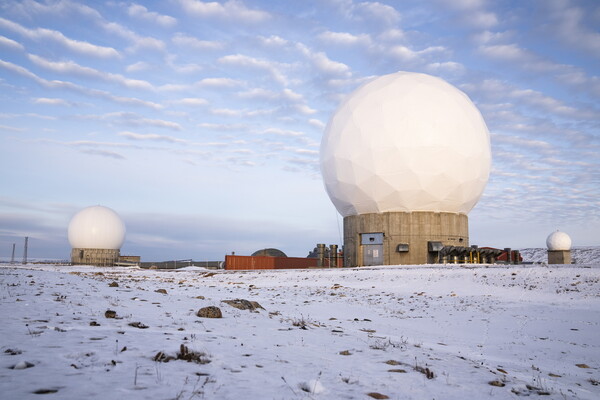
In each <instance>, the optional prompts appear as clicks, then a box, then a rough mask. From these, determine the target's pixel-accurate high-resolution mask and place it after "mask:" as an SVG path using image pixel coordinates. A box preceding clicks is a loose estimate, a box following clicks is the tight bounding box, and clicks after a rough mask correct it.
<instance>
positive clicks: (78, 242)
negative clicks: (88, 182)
mask: <svg viewBox="0 0 600 400" xmlns="http://www.w3.org/2000/svg"><path fill="white" fill-rule="evenodd" d="M68 236H69V243H71V247H73V248H76V249H111V250H119V249H120V248H121V246H122V245H123V242H124V241H125V224H124V223H123V221H122V220H121V217H119V215H118V214H117V213H116V212H114V211H113V210H111V209H110V208H108V207H103V206H92V207H87V208H84V209H83V210H81V211H79V212H78V213H77V214H75V216H74V217H73V218H72V219H71V222H70V223H69V230H68Z"/></svg>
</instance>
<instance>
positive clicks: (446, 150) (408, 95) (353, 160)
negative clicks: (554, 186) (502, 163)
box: [321, 72, 491, 216]
mask: <svg viewBox="0 0 600 400" xmlns="http://www.w3.org/2000/svg"><path fill="white" fill-rule="evenodd" d="M490 164H491V151H490V139H489V133H488V130H487V127H486V125H485V122H484V121H483V118H482V116H481V114H480V112H479V110H478V109H477V108H476V107H475V105H474V104H473V103H472V102H471V100H470V99H469V98H468V97H467V95H465V94H464V93H463V92H461V91H460V90H458V89H457V88H455V87H454V86H452V85H450V84H448V83H446V82H445V81H443V80H442V79H439V78H435V77H432V76H429V75H425V74H417V73H409V72H398V73H395V74H390V75H385V76H382V77H380V78H377V79H375V80H373V81H371V82H368V83H366V84H365V85H363V86H361V87H360V88H358V89H357V90H356V91H355V92H354V93H352V94H351V95H350V96H349V97H348V98H347V99H346V101H345V102H344V103H343V104H342V105H341V106H340V107H339V108H338V110H337V111H336V112H335V114H334V115H333V116H332V118H331V119H330V121H329V124H328V126H327V129H326V131H325V134H324V135H323V140H322V142H321V173H322V175H323V181H324V184H325V188H326V190H327V193H328V194H329V197H330V198H331V201H332V202H333V203H334V205H335V207H336V208H337V210H338V211H339V212H340V214H342V215H343V216H349V215H359V214H367V213H382V212H392V211H399V212H410V211H439V212H456V213H464V214H466V213H468V212H469V211H470V210H471V209H472V208H473V207H474V206H475V204H476V203H477V201H478V200H479V198H480V197H481V194H482V192H483V189H484V187H485V185H486V183H487V180H488V176H489V172H490Z"/></svg>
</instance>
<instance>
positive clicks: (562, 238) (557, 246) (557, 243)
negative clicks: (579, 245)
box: [546, 231, 571, 251]
mask: <svg viewBox="0 0 600 400" xmlns="http://www.w3.org/2000/svg"><path fill="white" fill-rule="evenodd" d="M546 246H547V247H548V250H553V251H561V250H562V251H566V250H571V238H570V237H569V235H567V234H566V233H564V232H561V231H556V232H552V233H551V234H550V235H548V238H547V239H546Z"/></svg>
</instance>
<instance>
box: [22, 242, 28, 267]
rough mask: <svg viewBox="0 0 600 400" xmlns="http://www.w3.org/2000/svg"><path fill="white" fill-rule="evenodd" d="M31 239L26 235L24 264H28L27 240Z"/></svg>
mask: <svg viewBox="0 0 600 400" xmlns="http://www.w3.org/2000/svg"><path fill="white" fill-rule="evenodd" d="M28 241H29V237H28V236H25V248H24V249H23V264H27V242H28Z"/></svg>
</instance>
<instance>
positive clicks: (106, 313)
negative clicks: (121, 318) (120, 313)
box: [104, 310, 117, 318]
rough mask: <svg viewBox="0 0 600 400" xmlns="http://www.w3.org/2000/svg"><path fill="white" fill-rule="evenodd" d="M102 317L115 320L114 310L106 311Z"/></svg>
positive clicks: (115, 313)
mask: <svg viewBox="0 0 600 400" xmlns="http://www.w3.org/2000/svg"><path fill="white" fill-rule="evenodd" d="M104 316H105V317H106V318H117V312H116V311H114V310H106V312H105V313H104Z"/></svg>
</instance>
